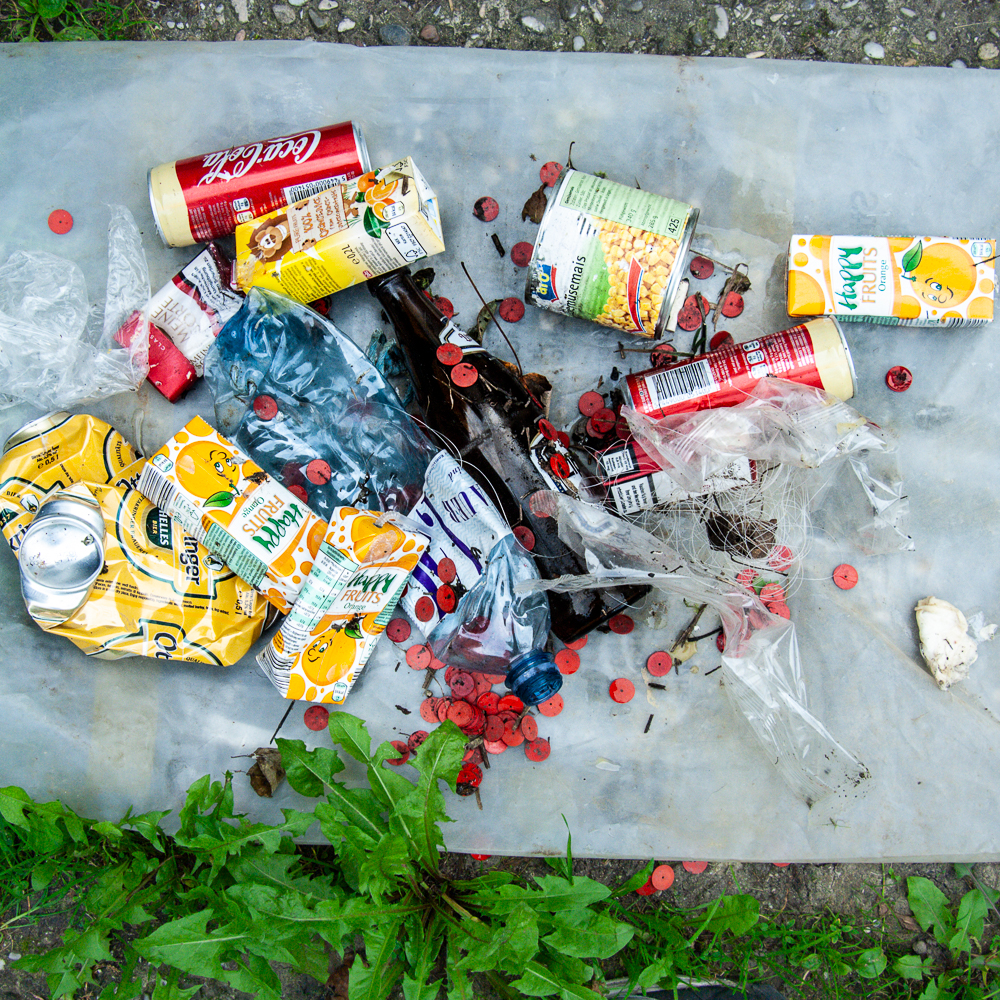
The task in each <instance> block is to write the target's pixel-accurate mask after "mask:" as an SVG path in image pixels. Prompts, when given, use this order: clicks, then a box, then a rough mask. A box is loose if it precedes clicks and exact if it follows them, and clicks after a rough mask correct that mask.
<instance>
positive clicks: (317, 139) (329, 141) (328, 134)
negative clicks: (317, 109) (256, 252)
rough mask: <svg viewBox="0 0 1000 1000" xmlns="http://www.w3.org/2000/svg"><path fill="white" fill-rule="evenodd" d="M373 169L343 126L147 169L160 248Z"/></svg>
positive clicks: (353, 126) (199, 239) (353, 127)
mask: <svg viewBox="0 0 1000 1000" xmlns="http://www.w3.org/2000/svg"><path fill="white" fill-rule="evenodd" d="M370 169H371V164H370V163H369V159H368V147H367V145H366V144H365V138H364V135H363V134H362V132H361V126H360V125H358V124H357V123H356V122H341V123H340V124H339V125H328V126H326V127H325V128H318V129H307V130H305V131H303V132H294V133H290V134H289V135H283V136H278V137H277V138H274V139H265V140H264V141H262V142H251V143H247V144H246V145H243V146H233V147H232V148H231V149H221V150H219V151H218V152H215V153H205V154H204V155H203V156H192V157H190V158H188V159H186V160H176V161H175V162H173V163H162V164H160V166H158V167H153V168H152V170H150V171H149V202H150V205H151V206H152V209H153V220H154V221H155V223H156V228H157V230H158V231H159V234H160V237H161V238H162V239H163V242H164V243H165V244H166V245H167V246H169V247H184V246H190V245H191V244H192V243H207V242H209V240H214V239H216V238H217V237H219V236H228V235H229V234H230V233H234V232H236V226H237V224H238V223H240V222H249V221H250V220H251V219H256V218H257V217H258V216H261V215H265V214H266V213H267V212H273V211H274V210H275V209H276V208H282V207H283V206H285V205H291V204H292V203H293V202H296V201H301V200H302V199H303V198H308V197H310V196H311V195H314V194H318V193H319V192H320V191H325V190H327V189H328V188H331V187H333V186H334V185H335V184H339V183H340V182H341V181H346V180H351V179H352V178H354V177H358V176H360V175H361V174H363V173H365V172H366V171H368V170H370Z"/></svg>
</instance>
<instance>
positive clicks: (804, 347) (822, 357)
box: [624, 318, 855, 418]
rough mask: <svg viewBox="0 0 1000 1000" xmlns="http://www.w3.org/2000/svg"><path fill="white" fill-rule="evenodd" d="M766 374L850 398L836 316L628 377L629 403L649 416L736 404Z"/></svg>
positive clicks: (847, 361)
mask: <svg viewBox="0 0 1000 1000" xmlns="http://www.w3.org/2000/svg"><path fill="white" fill-rule="evenodd" d="M768 375H774V376H776V377H778V378H783V379H787V380H788V381H789V382H799V383H801V384H803V385H812V386H815V387H816V388H818V389H823V390H824V391H826V392H828V393H830V394H831V395H832V396H836V397H837V398H838V399H843V400H847V399H850V398H851V397H852V396H853V395H854V388H855V375H854V361H853V360H852V358H851V352H850V349H849V348H848V346H847V341H846V340H845V339H844V334H843V331H842V330H841V329H840V326H839V325H838V324H837V321H836V320H835V319H832V318H827V319H814V320H810V321H809V322H808V323H803V324H802V325H801V326H793V327H791V328H790V329H788V330H781V331H779V332H778V333H771V334H768V336H766V337H761V338H760V339H759V340H748V341H745V342H744V343H742V344H726V345H725V346H723V347H720V348H718V349H717V350H715V351H710V352H709V353H708V354H702V355H700V356H699V357H696V358H691V359H690V360H686V361H681V362H679V363H677V364H675V365H671V366H670V367H668V368H654V369H652V370H650V371H644V372H638V373H637V374H633V375H627V376H626V377H625V386H624V397H625V400H624V401H625V403H626V404H628V405H629V406H631V407H632V408H633V409H635V410H638V411H639V412H640V413H644V414H646V415H647V416H649V417H654V418H656V417H662V416H665V415H666V414H668V413H688V412H691V411H692V410H708V409H712V408H714V407H718V406H735V405H736V404H737V403H739V402H741V401H742V400H744V399H746V397H747V395H749V393H751V392H752V391H753V388H754V386H755V385H756V384H757V383H758V382H759V381H760V380H761V379H762V378H766V377H767V376H768Z"/></svg>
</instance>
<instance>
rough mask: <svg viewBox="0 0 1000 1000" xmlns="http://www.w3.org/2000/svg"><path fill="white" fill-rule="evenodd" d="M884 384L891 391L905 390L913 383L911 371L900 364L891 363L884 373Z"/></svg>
mask: <svg viewBox="0 0 1000 1000" xmlns="http://www.w3.org/2000/svg"><path fill="white" fill-rule="evenodd" d="M885 384H886V385H887V386H888V387H889V388H890V389H892V391H893V392H906V390H907V389H909V388H910V386H911V385H913V373H912V372H911V371H910V369H909V368H904V367H903V366H902V365H893V367H892V368H890V369H889V370H888V371H887V372H886V373H885Z"/></svg>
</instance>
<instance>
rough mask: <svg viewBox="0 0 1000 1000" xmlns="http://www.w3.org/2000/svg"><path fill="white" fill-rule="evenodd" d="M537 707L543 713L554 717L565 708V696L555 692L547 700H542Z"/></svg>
mask: <svg viewBox="0 0 1000 1000" xmlns="http://www.w3.org/2000/svg"><path fill="white" fill-rule="evenodd" d="M535 707H536V708H537V709H538V711H539V712H541V713H542V715H545V716H548V718H552V716H554V715H558V714H559V713H560V712H561V711H562V710H563V697H562V695H561V694H554V695H553V696H552V697H551V698H549V699H548V700H547V701H540V702H539V703H538V705H537V706H535Z"/></svg>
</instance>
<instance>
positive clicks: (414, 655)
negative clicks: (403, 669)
mask: <svg viewBox="0 0 1000 1000" xmlns="http://www.w3.org/2000/svg"><path fill="white" fill-rule="evenodd" d="M406 665H407V666H408V667H413V669H414V670H426V669H427V668H428V667H429V666H430V665H431V647H430V646H428V645H425V644H424V643H421V644H419V645H417V646H410V648H409V649H408V650H407V651H406Z"/></svg>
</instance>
